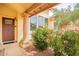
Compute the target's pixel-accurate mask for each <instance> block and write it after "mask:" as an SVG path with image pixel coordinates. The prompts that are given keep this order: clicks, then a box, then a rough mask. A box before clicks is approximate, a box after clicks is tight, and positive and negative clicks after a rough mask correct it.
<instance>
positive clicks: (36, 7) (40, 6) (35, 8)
mask: <svg viewBox="0 0 79 59" xmlns="http://www.w3.org/2000/svg"><path fill="white" fill-rule="evenodd" d="M57 4H58V3H34V4H33V5H32V6H31V7H29V8H28V9H27V10H26V11H25V13H28V14H29V15H30V16H33V15H35V14H38V13H40V12H43V11H45V10H48V9H50V8H51V7H53V6H55V5H57Z"/></svg>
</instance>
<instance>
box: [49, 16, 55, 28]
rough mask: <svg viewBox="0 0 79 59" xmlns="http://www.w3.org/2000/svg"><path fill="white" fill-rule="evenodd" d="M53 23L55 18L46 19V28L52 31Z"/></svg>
mask: <svg viewBox="0 0 79 59" xmlns="http://www.w3.org/2000/svg"><path fill="white" fill-rule="evenodd" d="M54 22H55V17H50V18H49V19H48V28H49V29H54Z"/></svg>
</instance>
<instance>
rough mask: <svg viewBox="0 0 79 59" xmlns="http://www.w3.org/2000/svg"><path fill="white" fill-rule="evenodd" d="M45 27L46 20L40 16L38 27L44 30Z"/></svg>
mask: <svg viewBox="0 0 79 59" xmlns="http://www.w3.org/2000/svg"><path fill="white" fill-rule="evenodd" d="M43 26H44V19H43V17H42V16H38V27H41V28H43Z"/></svg>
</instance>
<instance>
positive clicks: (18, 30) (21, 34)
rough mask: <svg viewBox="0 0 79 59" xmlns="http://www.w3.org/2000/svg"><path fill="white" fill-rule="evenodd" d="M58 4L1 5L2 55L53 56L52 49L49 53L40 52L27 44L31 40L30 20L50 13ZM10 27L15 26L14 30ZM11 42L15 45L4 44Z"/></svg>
mask: <svg viewBox="0 0 79 59" xmlns="http://www.w3.org/2000/svg"><path fill="white" fill-rule="evenodd" d="M56 4H57V3H28V4H27V3H26V4H25V3H24V4H19V3H14V4H13V3H12V4H8V3H3V4H0V8H1V9H0V43H1V44H2V46H3V50H4V51H2V54H1V55H4V56H25V55H26V56H28V55H29V56H36V55H52V53H50V52H51V50H50V49H49V50H47V51H48V52H47V51H44V52H39V51H37V50H36V49H35V48H34V47H33V45H32V46H31V45H30V44H27V42H28V40H29V32H30V20H29V18H30V17H32V16H33V15H36V14H38V13H41V12H43V11H48V10H49V9H50V8H52V7H53V6H55V5H56ZM43 6H44V7H43ZM4 18H5V19H4ZM3 20H4V21H3ZM10 20H14V21H10ZM3 25H4V27H3ZM10 25H11V26H13V28H11V27H10ZM7 26H9V27H7ZM10 31H11V32H10ZM10 39H11V40H10ZM21 40H22V48H21V47H19V42H20V41H21ZM10 42H14V43H11V44H5V45H4V44H3V43H10ZM23 48H24V49H23ZM32 49H33V50H32ZM0 52H1V51H0Z"/></svg>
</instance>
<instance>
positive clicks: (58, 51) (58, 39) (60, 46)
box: [52, 32, 64, 56]
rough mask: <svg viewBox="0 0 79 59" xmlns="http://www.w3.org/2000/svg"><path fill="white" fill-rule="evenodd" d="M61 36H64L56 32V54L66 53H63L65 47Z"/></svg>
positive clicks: (53, 44) (54, 38)
mask: <svg viewBox="0 0 79 59" xmlns="http://www.w3.org/2000/svg"><path fill="white" fill-rule="evenodd" d="M61 36H62V35H61V33H58V32H55V33H54V36H53V41H52V48H53V49H54V55H55V56H60V55H64V54H63V53H64V52H63V51H64V48H63V44H62V39H61Z"/></svg>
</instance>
